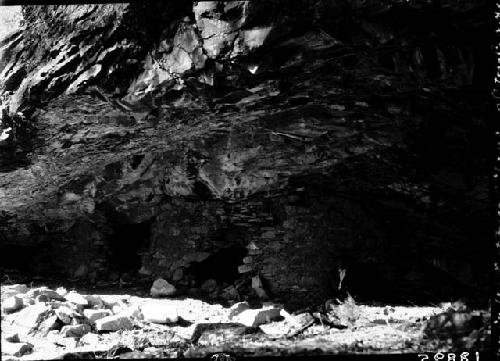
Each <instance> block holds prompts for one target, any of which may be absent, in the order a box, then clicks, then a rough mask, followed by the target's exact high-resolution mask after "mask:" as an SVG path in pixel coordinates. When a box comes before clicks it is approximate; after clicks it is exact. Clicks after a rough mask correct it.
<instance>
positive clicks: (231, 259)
mask: <svg viewBox="0 0 500 361" xmlns="http://www.w3.org/2000/svg"><path fill="white" fill-rule="evenodd" d="M246 254H247V249H246V248H243V247H239V246H231V247H225V248H221V249H219V250H217V251H215V252H213V253H212V254H211V255H210V256H208V257H207V258H206V259H205V260H203V261H201V262H193V263H191V266H190V267H189V269H188V271H189V273H190V274H191V276H192V277H193V279H194V281H195V282H196V284H197V285H201V284H203V282H205V281H207V280H209V279H213V280H215V281H217V283H220V284H222V283H232V282H234V281H236V280H237V279H238V277H239V276H240V274H239V273H238V266H239V265H241V264H242V259H243V257H245V255H246Z"/></svg>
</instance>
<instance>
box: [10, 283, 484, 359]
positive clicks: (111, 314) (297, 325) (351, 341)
mask: <svg viewBox="0 0 500 361" xmlns="http://www.w3.org/2000/svg"><path fill="white" fill-rule="evenodd" d="M158 285H159V286H160V287H156V286H158ZM162 287H167V288H168V286H166V284H165V283H164V282H163V281H160V282H158V280H157V281H155V284H154V285H153V287H152V289H159V288H160V289H161V288H162ZM13 291H15V292H16V295H14V296H12V292H13ZM58 291H60V290H58ZM56 294H57V295H58V296H55V295H56ZM62 294H64V296H61V295H62ZM40 295H46V296H47V298H46V300H45V301H40V302H36V298H37V297H39V296H40ZM155 295H156V293H155ZM4 296H5V297H4ZM12 297H15V302H14V301H10V302H11V304H10V306H15V307H4V305H5V303H4V304H3V305H2V357H6V358H7V359H21V360H34V359H55V358H69V357H72V358H75V357H80V358H82V357H83V358H101V357H102V358H104V357H119V358H130V357H133V358H159V357H162V358H168V357H175V358H177V357H203V356H206V355H208V354H210V353H212V352H216V351H220V350H226V351H227V350H231V351H232V352H235V353H236V354H238V352H240V353H241V354H242V355H243V354H245V355H248V354H252V355H263V354H266V352H270V351H269V350H273V351H272V352H271V353H268V354H272V355H286V354H301V353H304V352H306V353H307V352H309V351H311V350H316V351H315V352H318V350H321V353H325V354H328V353H338V352H366V351H369V352H371V353H373V352H377V351H378V352H387V351H393V352H395V351H397V352H425V351H432V352H435V351H436V350H447V349H450V347H454V346H456V345H460V346H461V347H468V348H474V349H482V348H485V347H487V344H488V342H489V341H488V340H489V329H488V325H489V318H490V314H489V312H486V311H479V310H474V311H471V310H469V309H466V308H463V307H462V308H457V306H456V305H454V306H453V307H451V306H450V304H444V305H441V306H435V307H404V306H393V307H389V306H387V307H376V306H366V305H358V304H356V303H355V301H354V300H353V299H349V300H346V301H344V302H343V303H342V302H340V304H336V305H334V304H329V309H327V310H326V312H325V310H324V306H318V308H317V312H297V313H290V312H288V311H287V310H285V309H284V308H283V306H281V305H278V304H274V303H272V302H264V303H263V304H262V305H261V306H259V307H255V306H250V304H249V303H248V302H237V303H234V304H233V305H232V306H230V307H224V306H222V305H220V304H209V303H206V302H203V301H201V300H197V299H193V298H180V297H177V298H173V297H169V298H162V299H158V298H141V297H137V296H131V295H97V294H93V295H86V294H81V293H79V292H77V291H70V292H56V291H53V290H51V289H49V288H47V287H44V288H36V289H28V287H26V286H25V285H11V286H2V299H3V300H10V299H12ZM19 300H20V301H19ZM14 309H16V311H13V310H14ZM450 342H451V343H450ZM214 350H215V351H214ZM265 350H268V351H265Z"/></svg>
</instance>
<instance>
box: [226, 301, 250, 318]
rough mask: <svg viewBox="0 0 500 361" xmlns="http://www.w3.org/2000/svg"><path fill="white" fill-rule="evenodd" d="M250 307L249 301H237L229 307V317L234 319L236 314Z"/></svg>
mask: <svg viewBox="0 0 500 361" xmlns="http://www.w3.org/2000/svg"><path fill="white" fill-rule="evenodd" d="M248 309H250V306H249V305H248V302H236V303H235V304H234V305H232V306H231V307H229V314H228V317H229V319H232V318H233V317H234V316H236V315H238V314H240V313H241V312H243V311H245V310H248Z"/></svg>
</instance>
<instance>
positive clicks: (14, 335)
mask: <svg viewBox="0 0 500 361" xmlns="http://www.w3.org/2000/svg"><path fill="white" fill-rule="evenodd" d="M5 341H9V342H13V343H16V342H21V340H20V339H19V335H18V334H17V333H12V334H8V335H6V336H5Z"/></svg>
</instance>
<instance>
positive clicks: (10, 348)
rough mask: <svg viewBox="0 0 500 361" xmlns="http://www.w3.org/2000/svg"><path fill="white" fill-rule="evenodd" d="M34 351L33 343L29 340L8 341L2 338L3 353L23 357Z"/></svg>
mask: <svg viewBox="0 0 500 361" xmlns="http://www.w3.org/2000/svg"><path fill="white" fill-rule="evenodd" d="M32 352H33V345H32V344H30V343H28V342H18V343H13V342H7V341H3V340H2V354H7V355H12V356H16V357H21V356H24V355H27V354H30V353H32Z"/></svg>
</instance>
